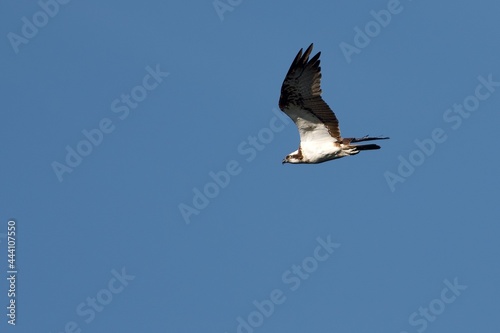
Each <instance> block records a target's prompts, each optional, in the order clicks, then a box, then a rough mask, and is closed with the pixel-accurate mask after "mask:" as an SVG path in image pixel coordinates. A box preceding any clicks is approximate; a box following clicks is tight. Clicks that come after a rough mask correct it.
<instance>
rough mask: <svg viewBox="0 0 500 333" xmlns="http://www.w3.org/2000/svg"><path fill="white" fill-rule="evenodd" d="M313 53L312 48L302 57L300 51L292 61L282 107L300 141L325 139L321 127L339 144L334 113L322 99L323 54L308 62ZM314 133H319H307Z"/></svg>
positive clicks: (337, 122) (283, 88)
mask: <svg viewBox="0 0 500 333" xmlns="http://www.w3.org/2000/svg"><path fill="white" fill-rule="evenodd" d="M312 49H313V44H311V45H310V46H309V47H308V48H307V50H306V51H305V52H304V54H303V55H302V49H300V51H299V53H298V54H297V56H296V57H295V59H294V60H293V62H292V65H291V66H290V69H289V70H288V73H287V74H286V77H285V80H284V81H283V85H282V86H281V96H280V101H279V107H280V109H281V110H282V111H283V112H284V113H286V114H287V115H288V116H289V117H290V118H292V120H293V121H294V122H295V124H296V125H297V127H298V129H299V133H300V136H301V141H303V139H304V138H305V137H309V140H311V139H313V138H316V139H318V137H322V136H323V133H320V132H318V131H321V130H322V127H323V128H326V130H327V131H328V134H329V135H330V136H331V137H333V138H335V139H336V140H337V141H340V130H339V121H338V120H337V117H336V116H335V114H334V113H333V111H332V109H330V107H329V106H328V104H326V102H325V101H324V100H323V99H322V98H321V86H320V83H321V67H320V60H319V57H320V55H321V52H318V53H317V54H316V55H315V56H314V57H312V58H311V60H309V55H310V54H311V51H312ZM311 131H316V132H317V133H315V134H313V133H308V132H311ZM323 131H324V130H323ZM311 134H312V137H313V138H311Z"/></svg>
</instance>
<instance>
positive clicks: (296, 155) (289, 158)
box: [281, 150, 304, 164]
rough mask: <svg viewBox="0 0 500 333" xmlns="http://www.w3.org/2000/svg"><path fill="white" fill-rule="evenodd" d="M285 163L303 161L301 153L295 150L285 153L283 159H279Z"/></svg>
mask: <svg viewBox="0 0 500 333" xmlns="http://www.w3.org/2000/svg"><path fill="white" fill-rule="evenodd" d="M285 163H304V160H303V156H302V153H301V152H300V151H298V150H296V151H294V152H293V153H290V154H288V155H286V156H285V158H284V159H283V161H281V164H285Z"/></svg>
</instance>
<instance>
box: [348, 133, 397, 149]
mask: <svg viewBox="0 0 500 333" xmlns="http://www.w3.org/2000/svg"><path fill="white" fill-rule="evenodd" d="M387 139H389V137H387V136H368V135H365V136H364V137H362V138H347V139H345V140H349V142H363V141H372V140H387ZM358 147H359V146H358Z"/></svg>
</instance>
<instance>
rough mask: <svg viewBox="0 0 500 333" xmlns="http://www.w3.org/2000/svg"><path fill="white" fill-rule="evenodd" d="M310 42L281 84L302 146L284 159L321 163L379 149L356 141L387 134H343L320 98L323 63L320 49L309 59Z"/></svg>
mask: <svg viewBox="0 0 500 333" xmlns="http://www.w3.org/2000/svg"><path fill="white" fill-rule="evenodd" d="M312 49H313V44H311V45H310V46H309V47H308V48H307V50H306V52H304V54H303V55H302V49H300V51H299V53H298V54H297V56H296V57H295V59H294V60H293V62H292V65H291V66H290V69H289V70H288V73H287V74H286V77H285V80H284V81H283V85H282V86H281V96H280V101H279V107H280V109H281V111H283V112H284V113H286V114H287V115H288V116H289V117H290V118H292V120H293V122H294V123H295V125H296V126H297V128H298V130H299V134H300V144H299V149H297V150H296V151H294V152H292V153H290V154H288V155H287V156H286V157H285V159H284V160H283V162H282V163H321V162H325V161H329V160H334V159H337V158H341V157H344V156H349V155H356V154H357V153H359V152H360V151H361V150H372V149H380V146H378V145H376V144H363V145H353V143H356V142H362V141H371V140H383V139H389V138H388V137H370V136H364V137H362V138H342V137H341V136H340V130H339V121H338V120H337V117H336V116H335V113H333V111H332V109H330V107H329V106H328V104H326V102H325V101H324V100H323V99H322V98H321V87H320V81H321V67H320V66H319V64H320V60H319V56H320V54H321V52H318V53H317V54H316V55H315V56H314V57H312V58H311V60H309V55H310V54H311V51H312Z"/></svg>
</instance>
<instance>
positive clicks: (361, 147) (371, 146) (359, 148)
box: [353, 144, 380, 150]
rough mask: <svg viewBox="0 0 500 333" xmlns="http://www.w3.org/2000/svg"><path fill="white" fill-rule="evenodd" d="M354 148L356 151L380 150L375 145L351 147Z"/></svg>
mask: <svg viewBox="0 0 500 333" xmlns="http://www.w3.org/2000/svg"><path fill="white" fill-rule="evenodd" d="M353 147H356V149H357V150H374V149H380V146H379V145H375V144H369V145H359V146H353Z"/></svg>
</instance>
